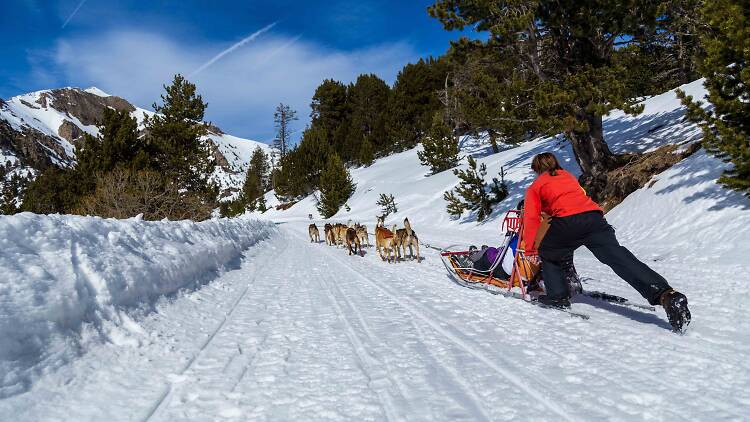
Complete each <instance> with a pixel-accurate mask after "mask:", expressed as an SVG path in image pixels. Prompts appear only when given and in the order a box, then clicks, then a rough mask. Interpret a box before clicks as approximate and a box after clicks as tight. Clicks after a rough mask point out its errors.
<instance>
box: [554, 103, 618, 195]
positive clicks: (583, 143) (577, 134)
mask: <svg viewBox="0 0 750 422" xmlns="http://www.w3.org/2000/svg"><path fill="white" fill-rule="evenodd" d="M583 118H584V119H585V121H586V123H587V128H586V130H582V131H577V130H571V131H567V132H566V135H567V137H568V139H569V140H570V143H571V145H572V146H573V153H574V154H575V158H576V161H577V162H578V165H579V166H580V167H581V171H582V172H583V174H581V177H580V178H579V182H580V183H581V186H583V188H584V189H585V190H586V193H587V194H588V195H589V196H590V197H591V198H592V199H594V200H595V201H601V200H602V199H603V198H602V197H601V194H602V193H603V192H604V189H605V188H606V187H607V172H608V171H609V170H612V169H613V168H615V167H617V162H618V160H617V156H616V155H615V154H613V153H612V151H610V149H609V146H607V143H606V142H604V131H603V129H602V116H597V115H592V114H586V115H585V116H584V117H583Z"/></svg>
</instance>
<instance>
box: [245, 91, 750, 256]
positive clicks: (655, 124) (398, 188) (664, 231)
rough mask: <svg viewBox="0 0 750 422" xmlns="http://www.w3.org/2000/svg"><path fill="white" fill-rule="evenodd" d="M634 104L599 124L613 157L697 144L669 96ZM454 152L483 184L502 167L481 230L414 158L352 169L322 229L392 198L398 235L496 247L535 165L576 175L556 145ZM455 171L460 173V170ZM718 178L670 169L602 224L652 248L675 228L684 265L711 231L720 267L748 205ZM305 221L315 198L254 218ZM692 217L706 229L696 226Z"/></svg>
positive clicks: (703, 168)
mask: <svg viewBox="0 0 750 422" xmlns="http://www.w3.org/2000/svg"><path fill="white" fill-rule="evenodd" d="M702 84H703V81H702V80H698V81H695V82H693V83H690V84H687V85H684V86H682V87H681V89H683V90H684V91H686V92H687V93H688V94H689V95H693V96H694V97H695V98H702V97H703V95H704V93H705V90H704V88H703V85H702ZM643 104H644V106H645V107H644V111H643V113H641V114H640V115H638V116H629V115H625V114H624V113H622V112H619V111H615V112H613V113H611V114H610V115H609V116H607V117H606V118H605V119H604V130H605V137H606V139H607V141H608V144H609V146H610V147H611V148H612V150H613V151H615V152H618V153H623V152H645V151H652V150H654V149H656V148H659V147H661V146H663V145H666V144H677V145H682V146H683V148H684V147H687V146H688V145H689V144H691V143H693V142H696V141H698V140H700V137H701V131H700V129H699V128H698V127H696V126H695V125H694V124H692V123H690V122H688V121H686V120H685V119H684V113H685V108H684V107H683V106H682V105H681V104H680V100H679V99H678V98H677V97H676V95H675V92H674V91H669V92H667V93H664V94H661V95H658V96H654V97H651V98H649V99H647V100H645V101H644V102H643ZM461 148H462V150H463V152H464V153H465V154H472V155H473V156H474V157H476V158H477V161H478V162H479V163H480V164H486V166H487V174H488V177H487V179H488V181H489V179H490V178H491V177H498V178H499V176H498V173H499V172H500V169H501V167H502V168H503V169H504V171H505V181H506V183H507V184H508V188H509V193H510V194H509V196H508V198H506V199H505V200H504V201H503V202H501V203H500V204H498V205H496V206H495V209H494V212H493V214H492V216H491V217H490V218H489V219H487V220H486V221H485V222H483V223H476V222H474V220H475V218H474V217H475V216H474V215H472V214H469V213H465V214H464V215H463V216H462V218H459V219H453V218H451V217H450V216H449V215H448V213H447V212H446V210H445V206H446V203H445V200H444V199H443V193H444V192H445V191H447V190H450V189H452V188H453V187H455V185H456V184H457V178H456V176H454V175H453V173H452V172H451V171H445V172H442V173H439V174H435V175H429V169H428V168H427V167H424V166H422V165H421V164H420V162H419V159H418V157H417V151H418V150H417V149H413V150H409V151H405V152H402V153H399V154H395V155H392V156H390V157H386V158H383V159H380V160H377V161H375V163H374V164H372V165H371V166H370V167H365V168H355V169H352V170H351V175H352V178H353V180H354V182H355V183H356V184H357V189H356V192H355V193H354V195H353V196H352V197H351V198H350V199H349V200H348V202H347V205H348V206H349V208H350V211H347V210H346V209H345V208H342V209H341V210H340V211H339V213H338V214H337V215H335V216H334V217H333V218H331V220H332V221H341V222H346V221H348V220H350V219H351V220H353V221H360V222H364V223H369V224H372V223H373V222H374V220H375V216H376V215H380V214H381V210H380V208H379V207H378V206H377V205H376V202H377V200H378V196H379V195H380V194H381V193H385V194H393V195H394V197H395V199H396V203H397V204H398V213H396V214H394V215H391V216H389V218H388V220H387V222H386V223H387V225H389V226H390V225H391V224H394V223H397V224H398V225H399V226H401V222H402V221H403V219H404V218H405V217H408V218H409V220H410V221H411V222H412V224H413V225H414V227H415V228H416V229H417V230H418V231H421V232H422V233H424V234H425V235H429V237H430V238H431V239H432V240H434V241H435V242H437V243H438V244H440V243H442V244H443V245H447V244H450V243H466V242H469V243H477V244H482V243H487V244H491V242H496V241H497V240H498V236H499V235H500V233H499V227H498V226H499V225H500V224H501V222H502V217H503V215H504V213H505V211H506V210H508V209H509V208H513V207H514V206H515V205H516V204H517V203H518V201H519V200H521V199H522V198H523V194H524V192H525V189H526V188H527V187H528V185H529V184H530V183H531V181H532V180H533V178H534V174H533V172H532V171H531V168H530V167H531V159H532V158H533V156H534V155H536V154H538V153H540V152H543V151H552V152H554V153H555V154H556V155H557V156H558V157H559V158H560V160H561V162H562V165H563V167H565V168H566V169H567V170H569V171H571V172H572V173H574V174H580V168H579V167H578V165H577V164H576V162H575V159H574V157H573V152H572V149H571V148H570V146H569V144H568V143H567V142H565V141H564V140H562V139H560V138H546V139H539V140H534V141H531V142H527V143H524V144H521V145H518V146H516V147H509V148H506V149H504V150H502V151H501V152H499V153H497V154H492V153H491V150H490V147H489V146H488V145H487V143H486V142H484V141H483V140H482V139H475V138H470V137H465V138H463V139H462V145H461ZM462 167H466V164H465V161H464V162H463V164H462ZM725 168H726V164H724V163H723V162H722V161H720V160H718V159H716V158H713V157H711V156H708V155H706V153H705V152H703V151H699V152H697V153H695V154H694V155H692V156H690V157H689V158H687V159H685V160H684V161H682V162H680V163H679V164H678V165H677V166H675V167H674V168H673V169H671V170H669V171H667V172H665V173H663V174H660V175H657V176H655V177H654V178H653V179H652V181H651V182H649V183H648V184H647V185H646V187H644V188H643V189H640V190H639V191H637V192H636V193H635V194H633V195H635V197H637V198H642V200H635V199H631V198H628V199H626V200H625V202H624V203H623V204H621V205H620V206H618V207H616V208H615V209H614V210H613V211H611V212H610V213H609V218H610V220H612V221H613V222H615V223H617V224H623V225H624V224H628V227H629V228H630V229H631V230H632V231H633V232H632V235H631V236H630V237H631V238H632V239H634V240H635V239H646V238H648V239H653V238H654V237H655V236H656V237H658V238H659V239H663V240H666V239H668V238H669V237H670V234H671V233H674V228H675V227H679V231H680V233H682V234H684V236H685V237H683V238H681V239H682V240H684V243H685V244H684V245H683V246H685V247H684V248H683V249H682V251H683V252H684V253H688V254H691V256H701V254H702V252H701V249H702V248H701V247H700V245H701V243H698V244H697V245H693V246H691V247H688V246H687V243H691V244H692V242H699V241H705V242H707V241H708V239H707V238H706V236H705V233H708V232H711V231H714V232H715V233H717V234H726V235H727V239H728V240H729V242H725V243H724V244H722V245H717V247H720V248H722V249H721V253H720V254H719V255H720V256H719V258H720V259H724V257H726V260H727V262H729V261H732V260H736V258H737V257H739V256H743V255H742V254H747V255H745V256H750V242H741V241H740V240H741V239H743V237H744V239H748V233H750V232H748V231H746V229H744V228H743V227H750V213H748V212H746V207H747V206H748V205H750V203H749V202H748V200H747V199H746V198H744V197H742V195H739V194H737V193H734V192H731V191H728V190H726V189H724V188H722V187H721V186H719V185H717V184H716V183H715V181H716V179H717V178H718V176H719V174H720V173H721V171H722V170H723V169H725ZM266 199H267V202H268V203H269V204H270V205H271V206H275V205H277V204H278V200H277V199H276V198H275V196H274V194H273V192H270V193H269V194H268V195H267V197H266ZM636 210H637V211H636ZM633 212H637V213H639V214H642V213H648V214H650V215H653V216H654V217H657V216H658V217H659V218H654V219H653V221H649V222H648V224H645V225H644V224H642V222H641V221H639V220H632V221H629V220H628V216H630V215H632V214H631V213H633ZM308 214H312V215H313V216H314V217H315V219H316V220H318V219H320V216H319V214H318V212H317V209H316V198H315V196H310V197H307V198H305V199H303V200H301V201H300V202H298V203H297V204H295V205H294V206H292V207H290V208H289V209H287V210H284V211H281V210H276V209H271V210H270V211H268V212H266V213H265V214H256V215H258V216H259V217H263V218H269V219H272V220H274V221H300V220H307V218H308ZM701 216H702V217H705V218H706V219H708V220H706V219H703V218H698V217H701ZM707 223H709V225H707ZM682 240H681V241H682ZM646 244H647V245H649V246H647V245H644V247H650V245H651V244H652V242H651V241H649V242H646ZM696 246H697V247H696Z"/></svg>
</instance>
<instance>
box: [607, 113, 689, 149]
mask: <svg viewBox="0 0 750 422" xmlns="http://www.w3.org/2000/svg"><path fill="white" fill-rule="evenodd" d="M603 123H604V139H606V141H607V145H609V147H610V148H611V149H612V150H613V152H616V153H624V152H639V153H642V152H646V151H649V150H653V149H655V148H658V147H661V146H663V145H666V144H679V143H683V142H685V141H692V140H695V139H698V138H700V136H701V131H700V129H699V128H698V127H697V126H696V125H695V124H693V123H691V122H688V121H686V120H685V108H684V107H680V108H677V109H674V110H670V111H667V112H664V113H656V114H641V115H638V116H629V115H619V116H617V117H612V118H607V119H606V120H604V122H603Z"/></svg>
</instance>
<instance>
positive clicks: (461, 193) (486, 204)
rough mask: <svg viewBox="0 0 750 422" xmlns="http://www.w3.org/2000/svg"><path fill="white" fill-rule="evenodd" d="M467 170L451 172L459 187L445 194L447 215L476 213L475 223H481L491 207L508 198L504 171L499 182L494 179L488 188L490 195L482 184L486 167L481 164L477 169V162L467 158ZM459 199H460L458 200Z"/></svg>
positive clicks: (490, 211) (489, 212)
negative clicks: (465, 212)
mask: <svg viewBox="0 0 750 422" xmlns="http://www.w3.org/2000/svg"><path fill="white" fill-rule="evenodd" d="M467 160H468V162H469V168H468V169H466V170H459V169H456V170H453V174H455V175H456V176H458V178H459V179H460V180H461V182H460V183H459V185H458V186H457V187H456V188H455V189H454V190H452V191H448V192H445V193H444V194H443V199H445V201H446V202H447V203H448V204H447V210H448V214H450V215H452V216H454V217H460V216H461V214H462V213H463V212H464V211H466V210H470V211H476V212H477V221H483V220H484V219H485V218H487V217H489V215H490V214H491V213H492V206H493V205H494V204H496V203H498V202H500V201H502V200H503V199H505V198H506V197H507V196H508V187H507V186H506V185H505V178H504V171H503V170H502V169H501V171H500V177H501V180H502V181H501V182H498V180H497V178H494V179H493V180H492V181H493V185H492V187H491V188H490V192H491V193H492V195H490V194H489V193H488V192H487V190H486V188H485V183H484V178H485V177H486V176H487V165H486V164H484V163H483V164H482V165H481V166H479V169H477V162H476V160H474V158H473V157H471V156H469V157H467ZM459 197H460V199H459Z"/></svg>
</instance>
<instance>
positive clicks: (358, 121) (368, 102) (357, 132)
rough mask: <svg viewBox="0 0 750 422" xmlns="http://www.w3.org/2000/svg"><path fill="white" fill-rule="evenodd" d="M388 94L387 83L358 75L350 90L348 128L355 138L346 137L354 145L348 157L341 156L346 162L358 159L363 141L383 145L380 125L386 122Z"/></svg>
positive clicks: (383, 135)
mask: <svg viewBox="0 0 750 422" xmlns="http://www.w3.org/2000/svg"><path fill="white" fill-rule="evenodd" d="M390 93H391V88H390V87H389V86H388V84H386V83H385V81H383V80H382V79H380V78H379V77H377V76H376V75H373V74H370V75H359V77H358V78H357V81H356V83H354V84H353V85H351V86H350V87H349V89H348V103H349V109H350V111H351V116H350V122H351V123H350V125H351V128H352V129H353V135H354V136H351V137H350V138H349V142H350V143H355V145H351V146H349V147H348V148H347V149H348V150H349V151H351V152H352V155H351V156H347V155H344V156H342V157H341V158H342V159H343V160H344V161H345V162H347V161H351V159H352V158H354V159H357V158H360V156H361V151H360V150H361V144H363V143H364V142H365V140H367V141H368V142H370V143H371V146H375V147H376V148H377V147H380V148H383V147H384V146H385V144H386V134H385V126H384V125H383V124H381V122H382V121H384V119H385V113H386V111H387V108H388V97H389V96H390ZM355 154H356V155H355Z"/></svg>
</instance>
